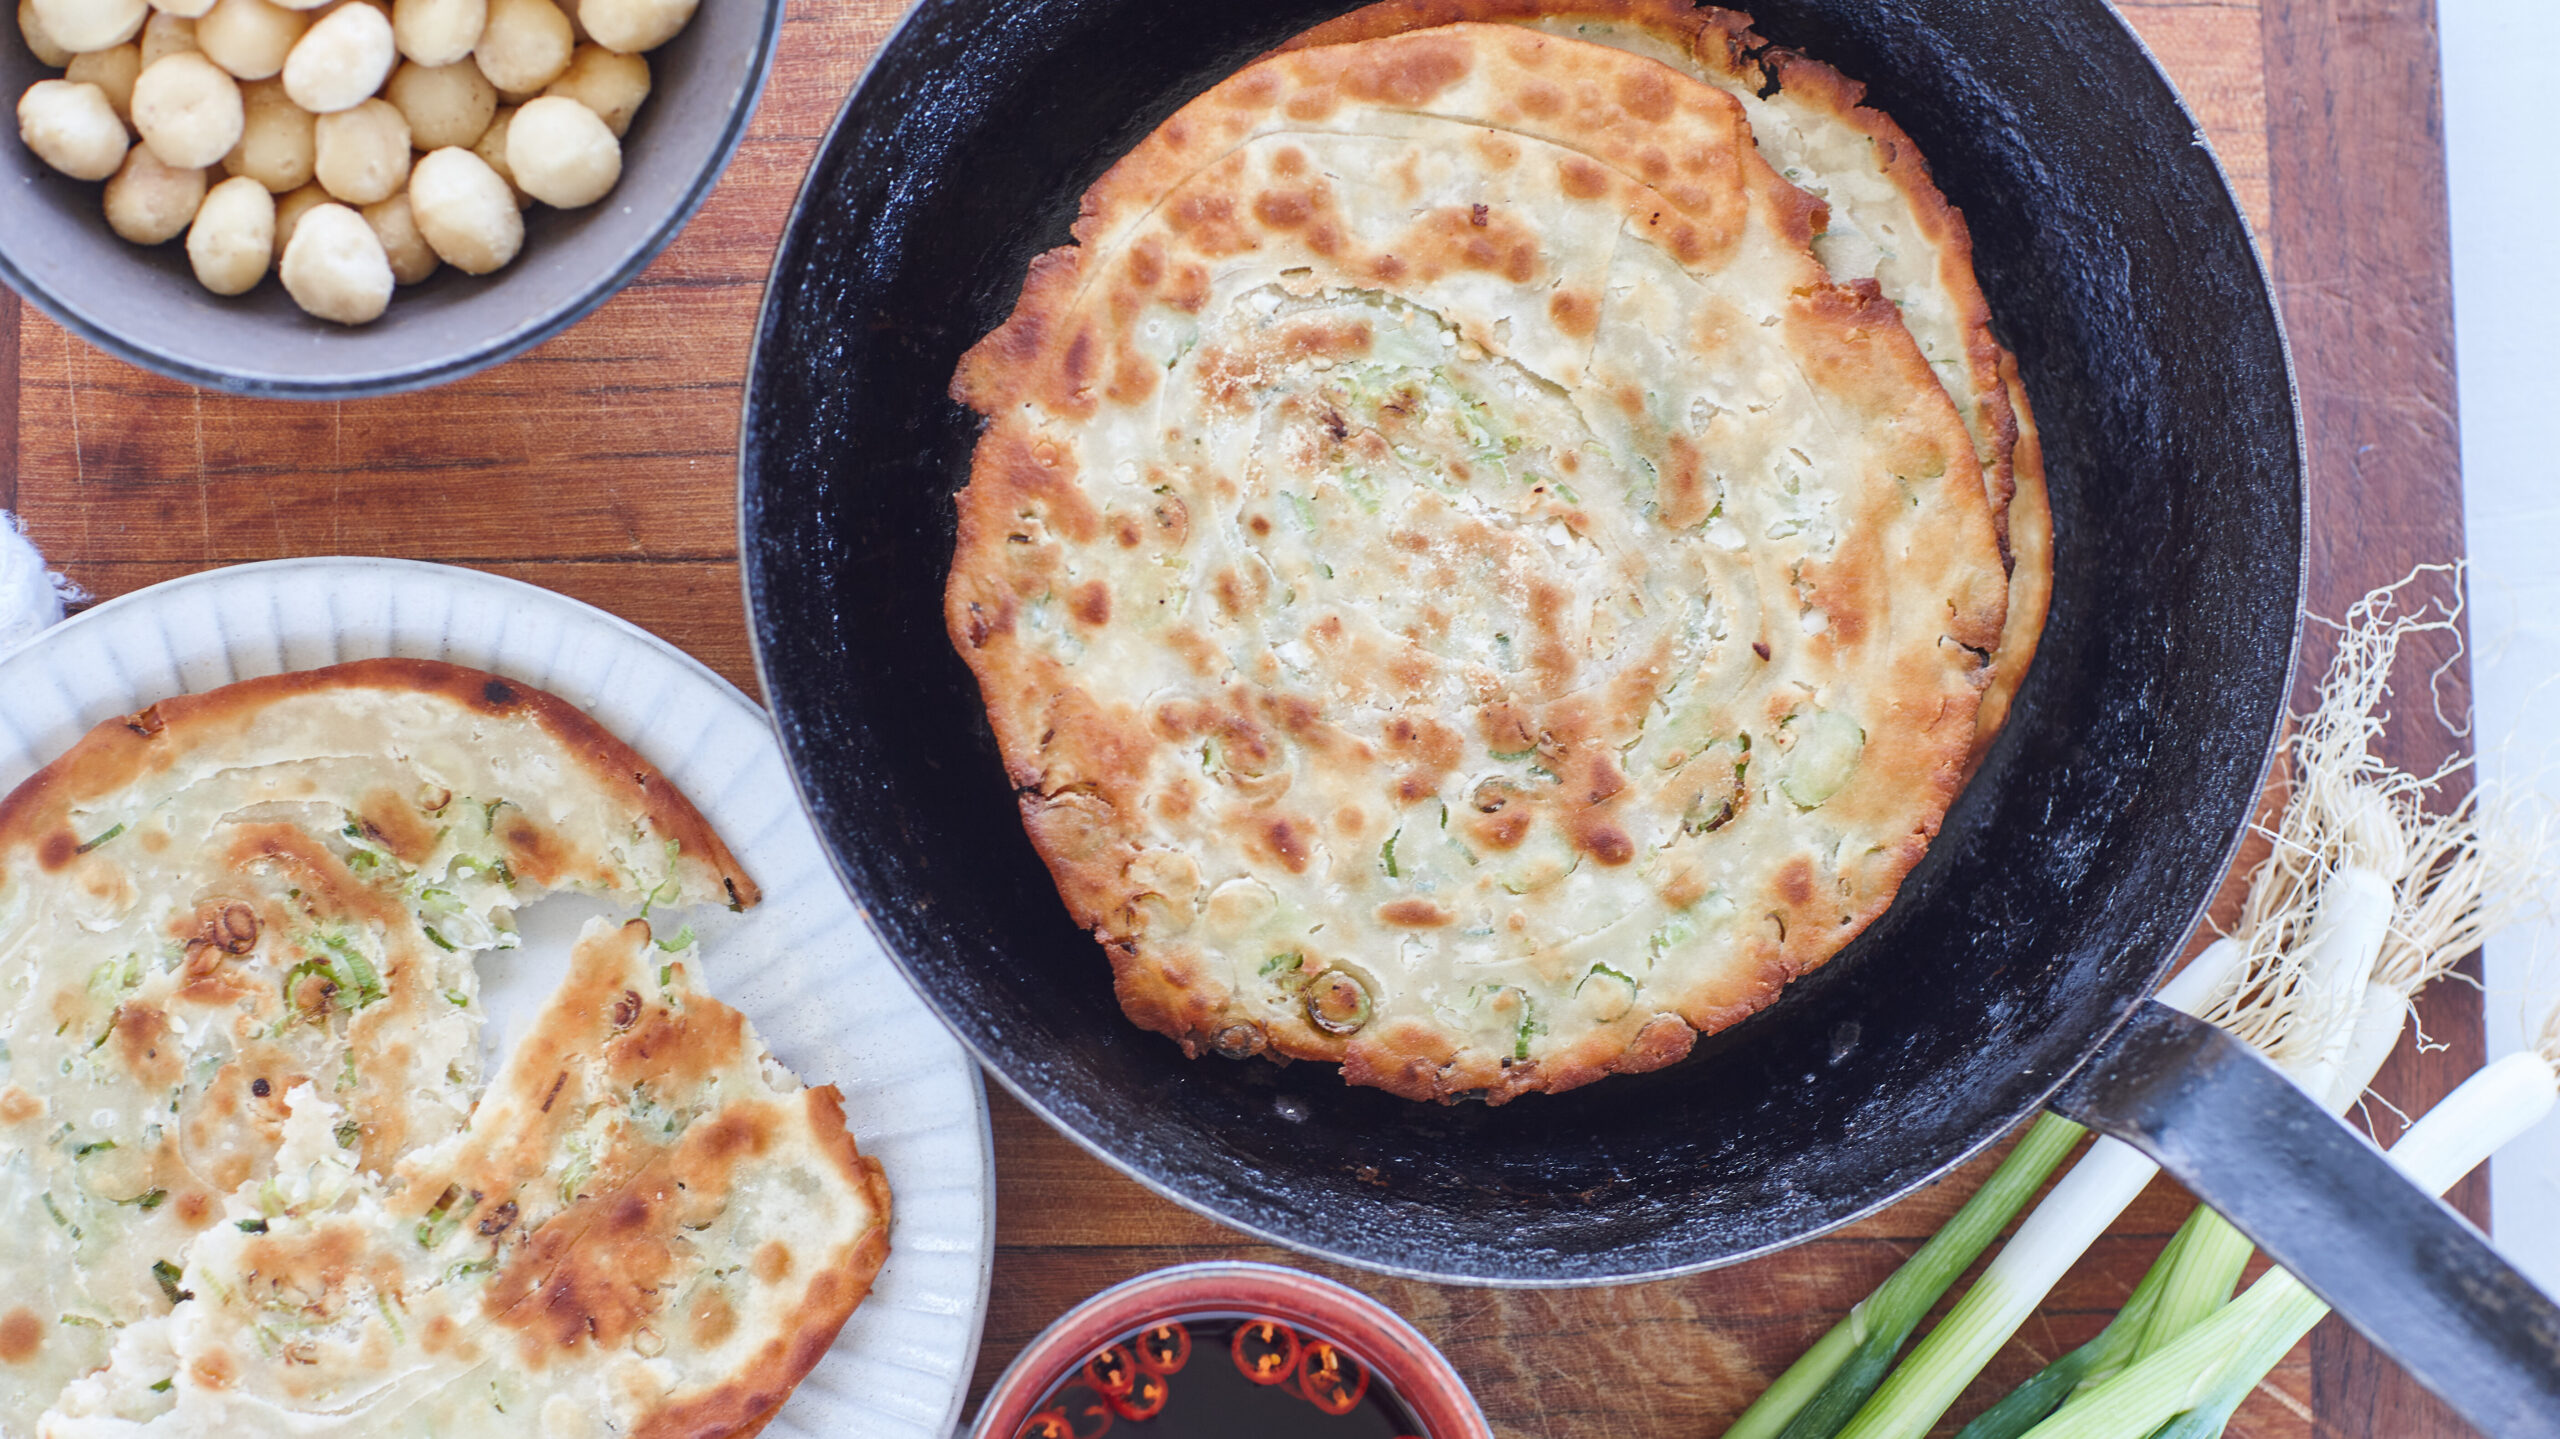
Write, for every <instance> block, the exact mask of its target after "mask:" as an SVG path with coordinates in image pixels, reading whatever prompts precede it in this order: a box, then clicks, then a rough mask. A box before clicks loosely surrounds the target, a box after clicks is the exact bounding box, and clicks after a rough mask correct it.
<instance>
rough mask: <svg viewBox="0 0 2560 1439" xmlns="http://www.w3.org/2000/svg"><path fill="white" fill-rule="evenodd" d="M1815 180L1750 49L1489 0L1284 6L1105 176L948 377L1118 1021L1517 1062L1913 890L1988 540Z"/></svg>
mask: <svg viewBox="0 0 2560 1439" xmlns="http://www.w3.org/2000/svg"><path fill="white" fill-rule="evenodd" d="M1819 210H1820V206H1819V204H1818V202H1816V201H1814V200H1812V199H1811V198H1810V197H1808V196H1807V195H1806V194H1805V193H1804V192H1803V191H1801V190H1799V189H1797V188H1795V187H1794V186H1791V185H1789V184H1787V183H1786V182H1785V181H1783V180H1782V179H1780V178H1779V177H1778V175H1777V174H1776V172H1775V171H1773V170H1772V169H1770V167H1769V166H1768V165H1767V163H1766V162H1764V161H1763V160H1762V159H1761V158H1760V156H1759V154H1758V153H1757V152H1756V151H1755V150H1754V149H1753V147H1752V143H1751V135H1750V130H1749V127H1748V125H1747V123H1746V120H1745V116H1744V113H1743V111H1742V108H1741V106H1740V104H1739V103H1738V102H1737V101H1736V100H1735V99H1734V98H1733V97H1732V96H1731V95H1729V94H1727V93H1725V92H1724V91H1722V90H1719V89H1717V88H1715V87H1712V86H1709V85H1706V84H1703V83H1700V82H1698V81H1696V80H1694V79H1691V78H1688V77H1685V76H1683V75H1681V74H1679V73H1677V72H1675V71H1673V70H1671V69H1669V68H1667V67H1665V66H1664V65H1662V64H1659V63H1657V62H1655V61H1653V60H1650V59H1646V58H1643V57H1640V56H1636V55H1632V54H1628V53H1626V52H1624V51H1622V50H1617V49H1611V48H1608V47H1604V46H1599V45H1593V44H1589V43H1585V42H1582V41H1577V40H1573V39H1569V38H1564V37H1559V36H1553V35H1546V34H1541V33H1538V32H1535V31H1532V30H1529V29H1525V28H1520V27H1514V26H1505V25H1454V26H1449V27H1445V28H1442V29H1436V30H1430V31H1423V32H1417V33H1414V34H1411V35H1403V36H1392V37H1387V38H1383V39H1377V40H1369V41H1363V42H1361V43H1358V44H1353V45H1344V46H1334V47H1325V48H1318V49H1311V50H1304V51H1298V52H1294V53H1288V54H1282V55H1278V56H1274V57H1271V58H1269V59H1266V60H1264V61H1262V62H1259V63H1257V64H1255V65H1253V66H1251V67H1249V68H1247V69H1246V70H1244V71H1242V72H1239V73H1238V74H1237V75H1236V76H1234V77H1232V78H1230V79H1229V80H1227V81H1226V82H1224V83H1223V84H1221V85H1219V86H1218V87H1216V88H1215V89H1213V90H1211V91H1210V92H1209V93H1208V94H1206V95H1204V96H1203V97H1201V98H1200V99H1199V100H1196V101H1194V102H1193V103H1192V104H1190V105H1188V106H1186V107H1184V109H1183V110H1181V111H1180V112H1179V113H1177V114H1176V115H1175V116H1174V117H1173V118H1172V119H1170V120H1168V121H1167V122H1166V123H1165V124H1164V126H1162V127H1161V128H1159V129H1158V130H1157V131H1156V132H1155V133H1154V134H1153V135H1151V136H1150V137H1149V138H1148V139H1147V140H1146V141H1145V142H1144V143H1142V144H1141V145H1140V146H1139V147H1138V148H1137V149H1135V150H1134V151H1132V152H1131V153H1130V154H1129V155H1128V156H1127V157H1126V158H1124V159H1123V160H1122V161H1121V162H1120V163H1119V164H1118V165H1117V166H1115V167H1114V168H1113V169H1112V170H1111V171H1110V172H1109V173H1108V174H1107V175H1105V176H1104V177H1103V179H1102V180H1101V181H1100V182H1098V183H1097V184H1096V185H1095V186H1094V188H1093V189H1092V190H1091V191H1090V192H1089V193H1088V194H1087V195H1086V197H1085V205H1084V213H1083V217H1082V218H1081V219H1080V220H1079V222H1078V224H1077V227H1076V239H1077V242H1078V243H1077V245H1076V246H1074V247H1072V248H1069V249H1066V250H1060V251H1055V252H1052V253H1051V254H1049V255H1046V256H1043V257H1042V258H1041V259H1040V260H1038V261H1036V262H1035V263H1034V265H1033V267H1032V270H1031V273H1030V276H1029V278H1028V280H1027V282H1026V284H1025V287H1024V291H1023V296H1022V300H1021V303H1020V306H1019V307H1018V308H1017V310H1016V311H1015V313H1014V315H1013V317H1012V318H1011V319H1010V320H1008V321H1007V322H1006V324H1005V325H1004V326H1003V327H1002V328H1000V329H999V330H997V331H996V332H995V333H994V334H992V335H990V336H989V337H988V338H987V339H986V340H985V341H983V342H981V344H980V345H979V346H978V347H977V348H976V349H974V350H973V351H971V352H970V354H969V355H968V356H967V357H966V359H965V360H964V361H963V363H962V366H961V370H960V373H959V376H958V378H957V380H956V382H955V392H956V393H957V394H959V395H960V396H961V397H962V398H963V399H964V400H966V401H967V402H968V403H970V404H971V405H973V406H974V407H976V408H977V409H978V410H979V411H980V412H981V413H982V414H984V415H986V416H987V418H988V422H989V423H988V426H987V429H986V432H985V434H984V436H983V437H982V439H981V441H980V443H979V447H978V450H977V452H976V455H975V457H974V461H973V466H972V471H971V478H970V483H969V486H968V488H967V489H966V490H964V491H963V492H962V494H961V496H960V499H959V507H960V540H959V546H958V551H957V553H956V555H955V557H954V563H953V569H952V576H951V584H950V588H949V591H948V595H947V601H946V603H947V618H948V621H949V625H950V630H951V635H952V639H953V642H954V644H955V645H956V646H957V647H958V649H959V651H960V653H961V654H962V656H963V657H964V658H965V659H966V660H967V661H968V663H969V664H970V665H971V667H972V668H973V670H974V671H975V672H976V674H977V676H978V680H979V683H980V686H981V689H982V691H983V693H984V696H985V698H986V701H987V706H988V712H989V716H990V719H991V721H992V723H993V726H994V729H995V733H996V737H997V740H998V742H999V744H1000V745H1001V747H1002V749H1003V752H1004V755H1005V759H1006V762H1007V764H1008V766H1009V768H1010V770H1011V773H1012V777H1013V779H1014V782H1015V783H1016V784H1017V786H1019V788H1020V790H1021V796H1022V808H1023V812H1024V818H1025V822H1026V826H1027V827H1028V829H1029V830H1030V833H1031V835H1032V838H1033V840H1034V842H1035V843H1036V844H1037V845H1038V846H1039V848H1040V850H1041V853H1042V855H1043V857H1044V858H1045V859H1046V860H1047V862H1048V864H1049V867H1050V870H1051V873H1052V874H1053V875H1054V876H1055V877H1056V879H1057V882H1058V885H1059V889H1060V892H1061V894H1062V895H1063V896H1064V897H1065V899H1066V901H1067V904H1068V906H1069V908H1070V910H1071V911H1072V912H1073V913H1074V914H1075V916H1076V918H1077V919H1078V921H1079V922H1081V923H1083V924H1085V925H1088V926H1090V927H1092V929H1093V930H1094V931H1095V933H1096V936H1097V937H1098V938H1099V939H1100V940H1101V941H1102V942H1103V944H1104V945H1105V946H1106V948H1107V950H1108V951H1109V953H1110V956H1111V960H1112V963H1113V966H1114V970H1115V973H1116V976H1117V981H1118V988H1119V994H1120V998H1121V1002H1122V1004H1123V1007H1124V1008H1125V1009H1126V1010H1127V1011H1128V1013H1129V1014H1130V1015H1131V1017H1132V1018H1134V1019H1135V1020H1136V1021H1137V1022H1138V1023H1140V1024H1142V1025H1145V1026H1147V1027H1149V1028H1152V1029H1156V1030H1159V1031H1161V1032H1164V1033H1167V1034H1170V1035H1173V1036H1174V1037H1176V1038H1177V1039H1179V1040H1180V1041H1181V1042H1182V1043H1183V1044H1184V1045H1185V1046H1186V1047H1187V1048H1189V1049H1190V1050H1191V1051H1192V1052H1194V1053H1197V1052H1201V1051H1204V1050H1214V1051H1217V1052H1220V1053H1225V1054H1229V1055H1250V1054H1256V1053H1267V1054H1278V1055H1287V1056H1294V1057H1301V1058H1322V1059H1333V1060H1339V1061H1341V1062H1342V1064H1343V1066H1344V1074H1345V1076H1346V1078H1348V1079H1350V1080H1351V1081H1352V1082H1355V1083H1362V1084H1372V1085H1377V1086H1380V1087H1383V1088H1386V1089H1389V1090H1392V1091H1394V1092H1396V1093H1399V1094H1404V1095H1408V1096H1413V1097H1449V1096H1453V1095H1458V1094H1465V1093H1482V1094H1484V1095H1485V1096H1487V1097H1489V1098H1493V1099H1502V1098H1507V1097H1509V1096H1511V1095H1514V1094H1517V1093H1521V1092H1524V1091H1528V1090H1540V1089H1543V1090H1557V1089H1564V1088H1569V1087H1572V1086H1574V1085H1578V1084H1582V1083H1586V1082H1588V1081H1590V1080H1592V1079H1595V1078H1598V1077H1600V1076H1601V1075H1604V1074H1607V1073H1610V1072H1614V1071H1629V1070H1641V1069H1647V1068H1653V1067H1657V1066H1659V1065H1661V1064H1665V1063H1668V1062H1670V1061H1671V1060H1673V1059H1676V1058H1678V1057H1679V1056H1680V1055H1682V1054H1684V1053H1686V1052H1687V1050H1688V1048H1689V1046H1690V1044H1691V1043H1692V1041H1693V1039H1694V1036H1695V1034H1696V1033H1697V1032H1700V1031H1711V1030H1714V1029H1718V1028H1721V1027H1723V1026H1725V1025H1728V1024H1731V1023H1734V1022H1736V1021H1737V1020H1739V1019H1741V1018H1743V1017H1744V1016H1746V1015H1749V1014H1751V1013H1752V1012H1754V1011H1756V1010H1757V1009H1759V1008H1761V1007H1762V1006H1764V1005H1766V1004H1767V1003H1769V1002H1770V1001H1771V1000H1772V999H1773V998H1775V996H1776V995H1777V993H1778V991H1779V989H1780V988H1781V986H1783V985H1784V984H1785V983H1786V981H1787V980H1788V979H1790V978H1792V977H1793V976H1795V975H1797V974H1801V973H1803V972H1805V971H1807V970H1809V969H1812V968H1813V967H1815V966H1817V965H1819V964H1821V963H1822V962H1824V961H1825V960H1826V959H1828V958H1829V957H1830V956H1831V955H1832V954H1834V953H1836V952H1837V951H1838V949H1839V948H1840V946H1841V945H1843V944H1845V943H1847V942H1848V940H1849V939H1850V938H1851V937H1853V936H1854V935H1856V934H1857V933H1858V932H1859V931H1860V930H1861V929H1862V928H1864V927H1865V926H1866V925H1867V924H1868V923H1870V922H1871V921H1872V920H1873V919H1874V918H1875V917H1876V916H1877V915H1879V914H1881V913H1882V912H1883V911H1884V909H1885V907H1886V906H1887V905H1888V904H1889V903H1890V902H1891V900H1892V897H1893V893H1894V891H1895V889H1896V887H1897V886H1898V885H1899V884H1900V883H1901V880H1902V878H1903V876H1904V875H1905V874H1906V873H1908V871H1909V869H1910V867H1911V866H1912V865H1913V864H1914V863H1916V862H1917V861H1918V859H1919V857H1920V855H1921V853H1922V852H1923V850H1924V849H1925V848H1926V846H1927V843H1928V841H1929V839H1930V837H1931V836H1933V835H1934V834H1935V832H1936V828H1937V825H1938V822H1939V820H1940V818H1941V816H1942V815H1943V813H1944V811H1945V808H1946V806H1947V804H1948V802H1949V801H1950V800H1951V799H1952V798H1953V796H1954V794H1955V793H1956V791H1957V789H1958V787H1959V786H1960V784H1961V783H1962V778H1963V774H1964V771H1965V766H1966V761H1967V756H1968V754H1969V752H1970V749H1971V745H1972V740H1973V735H1974V721H1975V712H1976V709H1977V706H1978V703H1979V694H1980V685H1981V683H1982V680H1983V673H1982V664H1981V658H1980V657H1981V655H1982V654H1984V653H1987V652H1988V651H1989V650H1990V649H1991V648H1992V646H1993V645H1994V644H1995V643H1996V642H1997V637H1998V635H1999V631H2000V625H2001V620H2002V616H2003V613H2004V596H2005V590H2006V582H2005V578H2004V575H2003V568H2002V564H2001V560H2000V555H1999V550H1998V545H1997V541H1996V538H1995V536H1994V533H1993V528H1992V524H1991V517H1990V509H1989V500H1988V498H1987V494H1986V491H1985V488H1984V485H1983V481H1982V478H1981V474H1980V470H1979V467H1978V464H1977V461H1976V458H1975V452H1974V446H1973V444H1972V441H1971V438H1970V436H1969V435H1968V433H1967V432H1966V430H1965V427H1964V424H1963V421H1962V418H1961V417H1960V416H1959V415H1958V414H1957V413H1956V409H1955V407H1954V405H1953V403H1952V402H1951V401H1950V400H1949V398H1948V396H1947V393H1946V390H1945V389H1944V387H1943V386H1942V385H1941V384H1940V382H1939V380H1938V378H1937V376H1936V374H1935V373H1934V371H1933V369H1932V367H1931V365H1930V363H1929V362H1928V360H1927V358H1926V357H1925V356H1924V355H1923V354H1922V353H1921V350H1920V348H1919V346H1918V345H1917V344H1916V343H1915V342H1914V341H1913V339H1912V337H1911V334H1910V332H1909V331H1908V330H1907V329H1906V328H1905V326H1904V325H1903V323H1902V321H1901V319H1900V317H1899V315H1898V314H1897V313H1896V311H1895V310H1894V308H1893V306H1892V305H1891V304H1890V303H1888V302H1887V301H1885V300H1884V299H1883V297H1882V296H1881V294H1880V293H1879V292H1878V290H1877V288H1876V286H1875V285H1874V284H1873V283H1872V282H1863V283H1854V284H1846V285H1843V284H1835V283H1833V281H1832V279H1831V277H1830V276H1829V275H1828V274H1827V273H1826V272H1825V271H1824V269H1823V268H1822V266H1821V264H1820V262H1819V261H1818V260H1817V258H1816V257H1815V254H1814V252H1813V248H1812V237H1813V233H1814V229H1815V222H1816V220H1817V218H1818V214H1819Z"/></svg>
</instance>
